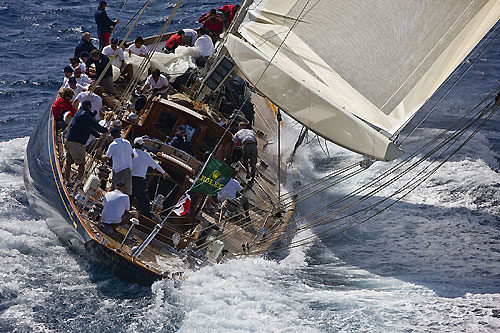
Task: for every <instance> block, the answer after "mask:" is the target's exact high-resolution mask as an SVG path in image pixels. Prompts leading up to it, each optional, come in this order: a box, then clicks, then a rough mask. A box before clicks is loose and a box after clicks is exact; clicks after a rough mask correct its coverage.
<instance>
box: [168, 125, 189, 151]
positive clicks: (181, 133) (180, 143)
mask: <svg viewBox="0 0 500 333" xmlns="http://www.w3.org/2000/svg"><path fill="white" fill-rule="evenodd" d="M169 145H170V146H172V147H174V148H177V149H180V150H182V151H185V152H186V153H188V154H189V155H191V156H194V153H193V150H192V149H191V145H190V144H189V141H187V140H186V126H184V125H180V126H179V127H178V128H177V131H176V133H175V135H174V137H173V138H172V141H170V143H169Z"/></svg>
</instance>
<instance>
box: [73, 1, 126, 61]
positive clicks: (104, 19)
mask: <svg viewBox="0 0 500 333" xmlns="http://www.w3.org/2000/svg"><path fill="white" fill-rule="evenodd" d="M106 6H107V3H106V1H99V6H98V7H97V10H96V12H95V15H94V18H95V23H96V24H97V37H99V50H102V49H103V48H104V47H105V46H106V45H108V44H109V39H110V38H111V32H112V31H113V29H114V28H115V26H116V25H117V24H118V20H114V21H112V20H111V19H110V18H109V16H108V13H106ZM87 52H90V51H87ZM79 55H80V54H78V55H77V56H79Z"/></svg>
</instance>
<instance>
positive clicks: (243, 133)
mask: <svg viewBox="0 0 500 333" xmlns="http://www.w3.org/2000/svg"><path fill="white" fill-rule="evenodd" d="M238 129H239V131H238V132H236V133H235V134H234V137H233V141H234V144H235V145H237V146H241V147H242V149H243V155H242V157H241V158H242V159H243V160H242V163H243V166H244V167H245V169H246V170H247V179H249V178H251V180H250V182H249V183H248V184H249V185H250V186H251V185H253V182H254V180H255V172H256V165H257V157H258V152H257V139H256V138H255V133H254V132H253V131H252V130H251V129H250V125H249V124H247V123H245V122H241V123H239V124H238ZM249 161H250V169H248V162H249ZM249 171H251V173H250V172H249Z"/></svg>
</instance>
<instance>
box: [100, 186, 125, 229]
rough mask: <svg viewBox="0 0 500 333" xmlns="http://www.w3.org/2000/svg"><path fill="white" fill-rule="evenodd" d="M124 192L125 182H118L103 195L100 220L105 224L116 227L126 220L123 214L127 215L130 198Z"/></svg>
mask: <svg viewBox="0 0 500 333" xmlns="http://www.w3.org/2000/svg"><path fill="white" fill-rule="evenodd" d="M124 192H125V184H124V183H123V182H118V183H116V186H115V189H114V190H112V191H110V192H108V193H106V195H105V196H104V201H103V203H102V206H103V208H102V217H101V222H102V223H104V224H105V225H112V226H113V227H116V226H119V225H122V224H124V223H125V222H127V221H128V219H127V218H124V216H126V215H129V214H127V213H129V210H130V198H129V197H128V195H126V194H125V193H124Z"/></svg>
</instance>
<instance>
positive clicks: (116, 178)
mask: <svg viewBox="0 0 500 333" xmlns="http://www.w3.org/2000/svg"><path fill="white" fill-rule="evenodd" d="M110 134H111V136H112V137H113V138H114V140H113V142H111V144H110V145H109V147H108V151H107V152H106V155H103V156H102V159H103V160H104V161H108V160H109V159H110V158H112V159H113V178H112V180H111V188H113V189H114V188H115V186H116V184H118V183H120V182H123V183H124V184H125V193H127V194H128V195H132V171H131V170H132V157H134V152H133V150H132V145H131V144H130V142H128V140H125V139H123V138H122V137H121V131H120V129H119V128H116V127H113V128H112V129H111V130H110Z"/></svg>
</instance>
